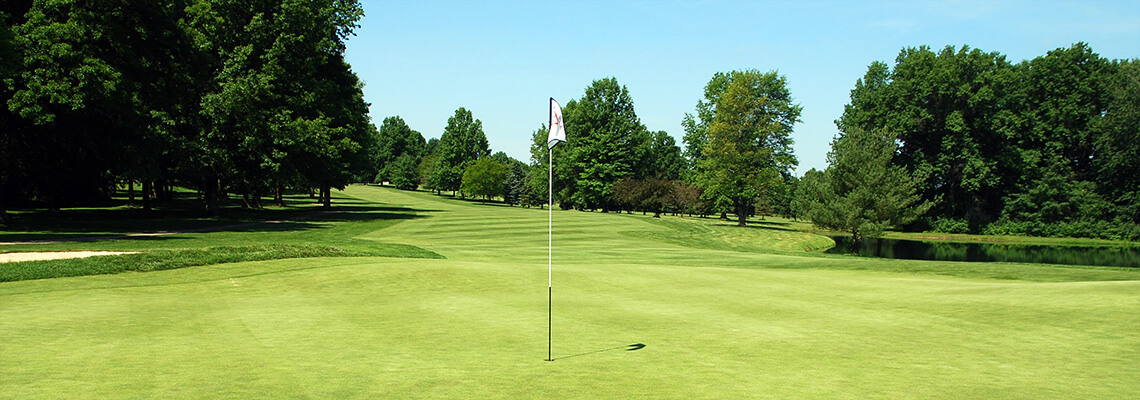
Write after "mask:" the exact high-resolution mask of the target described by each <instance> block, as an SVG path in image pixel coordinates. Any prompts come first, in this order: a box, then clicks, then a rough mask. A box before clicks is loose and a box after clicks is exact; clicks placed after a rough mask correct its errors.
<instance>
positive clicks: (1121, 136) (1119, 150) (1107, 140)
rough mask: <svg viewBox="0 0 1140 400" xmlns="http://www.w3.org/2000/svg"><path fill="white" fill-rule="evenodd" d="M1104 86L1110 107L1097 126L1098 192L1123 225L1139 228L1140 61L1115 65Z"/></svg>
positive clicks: (1095, 163) (1122, 62) (1095, 147)
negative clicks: (1124, 223) (1127, 224)
mask: <svg viewBox="0 0 1140 400" xmlns="http://www.w3.org/2000/svg"><path fill="white" fill-rule="evenodd" d="M1113 69H1115V70H1116V72H1115V73H1114V74H1111V75H1109V76H1108V77H1107V78H1106V82H1105V91H1106V93H1105V96H1107V98H1108V100H1107V102H1108V106H1107V107H1105V109H1104V116H1103V117H1102V118H1099V119H1097V120H1096V121H1095V122H1094V124H1095V125H1094V128H1095V132H1096V136H1095V139H1093V140H1092V142H1093V146H1094V150H1093V153H1094V154H1096V157H1094V158H1093V168H1095V173H1096V176H1097V177H1098V179H1097V183H1098V185H1097V189H1098V190H1099V191H1100V192H1101V193H1103V195H1104V197H1105V199H1107V200H1109V201H1111V202H1112V203H1113V204H1114V205H1115V206H1116V207H1118V210H1117V212H1116V214H1117V215H1118V216H1119V218H1120V219H1121V220H1123V221H1127V222H1130V223H1132V224H1140V174H1137V173H1136V171H1140V59H1132V60H1123V61H1118V62H1116V63H1115V64H1114V66H1113Z"/></svg>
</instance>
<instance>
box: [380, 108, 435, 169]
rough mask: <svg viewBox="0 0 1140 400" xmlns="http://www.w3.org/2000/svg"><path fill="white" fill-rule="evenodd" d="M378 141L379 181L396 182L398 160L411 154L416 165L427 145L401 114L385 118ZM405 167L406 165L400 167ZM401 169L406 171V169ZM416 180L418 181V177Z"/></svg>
mask: <svg viewBox="0 0 1140 400" xmlns="http://www.w3.org/2000/svg"><path fill="white" fill-rule="evenodd" d="M378 142H379V143H377V153H376V163H377V169H378V170H379V173H378V174H377V175H376V179H375V182H377V183H379V182H383V181H392V182H395V179H396V177H395V172H396V171H395V170H394V167H395V164H396V160H397V159H399V158H400V157H402V156H403V155H404V154H408V155H410V156H411V160H412V162H413V163H414V165H418V164H419V162H420V160H421V159H422V158H423V154H424V150H425V149H424V148H425V147H426V146H427V143H426V142H425V141H424V137H423V135H421V134H420V133H419V132H416V131H414V130H412V128H410V127H408V124H407V123H405V122H404V120H403V118H400V117H399V116H393V117H388V118H384V122H383V123H382V124H381V125H380V131H379V136H378ZM403 167H405V166H400V167H398V168H403ZM401 171H402V172H406V169H402V170H401ZM405 178H406V176H405ZM416 180H417V181H418V179H416ZM417 184H418V182H417Z"/></svg>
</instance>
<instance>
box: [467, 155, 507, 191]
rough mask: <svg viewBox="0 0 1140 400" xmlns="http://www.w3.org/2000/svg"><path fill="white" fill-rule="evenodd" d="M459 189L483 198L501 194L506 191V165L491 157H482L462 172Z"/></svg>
mask: <svg viewBox="0 0 1140 400" xmlns="http://www.w3.org/2000/svg"><path fill="white" fill-rule="evenodd" d="M460 190H461V191H462V192H463V193H467V194H470V195H473V196H482V197H483V199H484V200H490V199H491V198H493V197H498V196H503V195H505V194H506V192H507V167H506V166H504V165H503V164H502V163H500V162H499V161H498V160H495V159H494V158H493V157H483V158H480V159H479V160H478V161H476V162H474V163H472V164H471V166H469V167H467V169H466V170H465V171H464V172H463V184H462V187H461V188H460Z"/></svg>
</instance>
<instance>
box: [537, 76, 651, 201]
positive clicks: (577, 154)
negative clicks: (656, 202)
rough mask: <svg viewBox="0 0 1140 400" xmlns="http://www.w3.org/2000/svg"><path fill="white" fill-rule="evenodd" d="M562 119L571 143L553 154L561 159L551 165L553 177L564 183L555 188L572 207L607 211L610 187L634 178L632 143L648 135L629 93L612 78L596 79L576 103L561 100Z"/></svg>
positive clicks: (634, 155) (559, 147)
mask: <svg viewBox="0 0 1140 400" xmlns="http://www.w3.org/2000/svg"><path fill="white" fill-rule="evenodd" d="M563 118H564V122H565V123H566V132H567V135H568V136H570V137H572V139H571V140H570V141H569V142H568V143H565V144H566V145H567V146H563V145H559V146H558V148H557V149H558V150H556V151H560V154H561V156H559V157H557V158H558V159H559V160H565V161H564V163H563V162H562V161H559V160H556V161H555V162H556V168H555V169H556V173H555V175H556V176H555V179H556V180H559V179H568V181H567V182H565V185H561V184H559V183H560V182H555V184H556V185H555V186H559V187H562V189H561V190H560V191H561V192H562V193H563V194H564V195H563V196H561V198H563V199H567V200H569V201H570V202H572V203H573V204H574V206H576V207H578V208H583V209H599V208H600V209H602V211H607V210H609V208H610V206H611V204H610V200H611V198H610V196H611V195H612V192H611V188H612V187H613V185H614V184H615V183H617V182H619V181H621V180H622V179H624V178H625V177H627V176H630V175H633V174H634V172H635V171H634V168H635V166H636V164H637V157H636V156H637V153H636V150H637V149H638V148H639V147H641V146H640V145H639V144H640V142H639V141H638V140H639V139H641V140H644V139H645V138H647V137H648V136H647V135H646V134H645V133H646V130H645V127H644V126H643V125H642V124H641V120H640V119H639V118H638V117H637V113H636V112H634V109H633V99H632V98H631V97H630V94H629V89H627V88H626V87H625V86H622V85H620V84H618V82H617V79H614V78H606V79H600V80H596V81H594V82H593V83H592V84H591V85H590V86H589V87H587V88H586V93H585V95H584V96H583V97H582V98H581V99H578V100H572V101H570V102H567V104H566V106H565V107H563Z"/></svg>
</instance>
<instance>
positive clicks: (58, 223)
mask: <svg viewBox="0 0 1140 400" xmlns="http://www.w3.org/2000/svg"><path fill="white" fill-rule="evenodd" d="M336 204H337V206H336V208H335V209H333V210H323V209H321V208H319V207H318V206H316V205H312V204H310V203H309V201H308V199H306V198H297V199H292V200H291V201H290V206H289V207H284V208H281V207H271V208H266V209H261V210H253V209H240V208H227V209H224V210H223V213H222V215H221V216H219V217H210V218H207V217H202V216H201V215H200V212H197V211H193V210H189V209H186V208H178V207H173V208H170V209H165V210H161V209H160V210H156V211H153V212H150V213H145V212H143V211H142V210H141V209H137V208H132V207H109V208H98V209H65V210H61V211H58V212H47V211H43V212H37V213H29V212H24V213H22V215H20V216H19V218H18V221H19V222H18V224H17V226H16V227H9V228H8V229H6V230H4V231H0V242H25V243H17V244H7V245H0V252H5V253H7V252H29V251H32V252H35V251H78V250H102V251H137V252H140V253H139V254H124V255H117V256H99V257H90V258H83V259H67V260H50V261H27V262H18V263H5V264H0V282H6V281H16V280H26V279H46V278H58V277H67V276H83V275H98V274H111V273H119V272H126V271H133V272H146V271H156V270H165V269H173V268H183V267H192V266H204V265H213V264H222V263H233V262H242V261H262V260H273V259H286V258H307V257H357V256H387V257H412V258H418V257H425V258H440V257H441V256H440V255H439V254H435V253H432V252H428V251H425V250H423V249H419V248H416V247H413V246H409V245H405V244H398V243H390V242H389V241H386V240H385V238H382V237H372V238H369V239H368V240H361V239H357V238H356V236H358V235H360V234H363V233H367V232H373V231H376V230H380V229H383V228H384V227H387V226H391V225H392V224H396V223H399V222H400V221H403V220H407V219H413V218H417V215H416V210H413V209H408V208H394V207H386V206H383V205H380V204H372V203H364V202H362V201H360V200H357V199H353V198H347V197H341V198H338V199H336ZM139 233H143V234H145V235H137V234H139ZM155 233H157V235H155Z"/></svg>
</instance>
